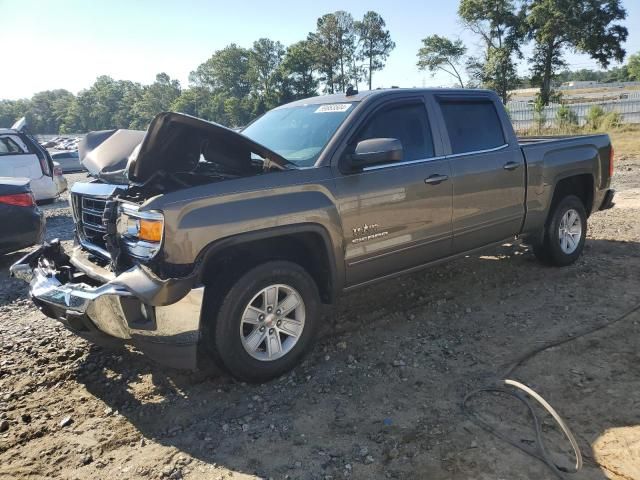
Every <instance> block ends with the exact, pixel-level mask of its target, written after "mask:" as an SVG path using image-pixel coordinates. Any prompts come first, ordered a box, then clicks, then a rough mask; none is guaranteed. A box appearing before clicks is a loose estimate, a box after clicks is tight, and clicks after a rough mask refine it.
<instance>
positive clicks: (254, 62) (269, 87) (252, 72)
mask: <svg viewBox="0 0 640 480" xmlns="http://www.w3.org/2000/svg"><path fill="white" fill-rule="evenodd" d="M283 57H284V46H283V45H282V44H281V43H280V42H274V41H273V40H270V39H268V38H261V39H259V40H256V41H255V42H253V48H252V49H251V51H250V52H249V63H248V72H247V78H248V80H249V82H250V84H251V91H252V93H253V94H254V95H255V96H256V97H257V98H259V99H260V100H262V102H263V104H264V105H266V107H267V108H273V107H275V106H276V105H277V104H278V87H279V85H278V84H279V83H280V73H281V71H280V64H281V63H282V58H283ZM258 113H263V112H258Z"/></svg>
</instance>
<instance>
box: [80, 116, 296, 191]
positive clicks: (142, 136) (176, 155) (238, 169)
mask: <svg viewBox="0 0 640 480" xmlns="http://www.w3.org/2000/svg"><path fill="white" fill-rule="evenodd" d="M79 155H80V161H81V162H82V164H83V165H84V166H85V167H86V168H87V170H89V173H90V174H91V175H92V176H94V177H95V178H97V179H99V180H101V181H103V182H105V183H110V184H124V185H126V184H129V185H130V186H131V187H132V188H131V190H130V192H129V193H128V195H131V196H132V197H135V196H136V195H137V193H136V192H138V193H139V191H140V188H144V191H145V195H146V196H147V197H148V196H149V194H152V195H153V194H159V193H166V192H169V191H173V190H178V189H181V188H188V187H192V186H197V185H203V184H207V183H212V182H216V181H221V180H226V179H231V178H237V177H247V176H253V175H259V174H263V173H267V172H270V171H274V170H284V169H289V168H295V167H294V166H293V164H292V163H291V162H289V161H287V160H285V159H284V158H283V157H282V156H280V155H279V154H277V153H275V152H273V151H272V150H269V149H268V148H266V147H264V146H263V145H260V144H258V143H256V142H254V141H253V140H251V139H250V138H248V137H245V136H244V135H242V134H240V133H238V132H235V131H234V130H231V129H229V128H226V127H223V126H222V125H218V124H216V123H212V122H208V121H205V120H202V119H199V118H196V117H191V116H189V115H184V114H180V113H174V112H165V113H160V114H158V115H157V116H156V117H155V118H154V119H153V121H152V122H151V124H150V125H149V129H148V130H147V131H146V132H142V131H138V130H105V131H100V132H92V133H89V134H87V136H86V137H85V138H84V139H83V141H82V142H81V143H80V145H79ZM136 187H137V188H136Z"/></svg>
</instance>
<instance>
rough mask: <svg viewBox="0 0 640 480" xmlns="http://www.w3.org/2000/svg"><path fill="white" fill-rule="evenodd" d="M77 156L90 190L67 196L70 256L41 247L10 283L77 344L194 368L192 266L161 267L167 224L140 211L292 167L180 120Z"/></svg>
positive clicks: (109, 134)
mask: <svg viewBox="0 0 640 480" xmlns="http://www.w3.org/2000/svg"><path fill="white" fill-rule="evenodd" d="M79 150H80V157H81V161H82V163H83V164H84V165H85V167H86V168H87V169H88V170H89V173H90V175H91V176H93V177H94V180H93V181H92V182H89V183H76V184H75V185H74V186H73V187H72V188H71V200H70V203H71V210H72V214H73V220H74V223H75V239H76V242H75V245H74V247H73V249H72V250H71V251H69V252H65V251H64V250H63V248H62V246H61V245H60V243H59V242H58V241H53V242H51V243H49V244H45V245H41V246H39V247H38V248H37V249H36V250H35V251H33V252H31V253H29V254H28V255H26V256H25V257H23V258H22V259H21V260H19V261H18V262H16V263H15V264H14V265H13V266H12V267H11V274H12V275H13V276H15V277H18V278H21V279H23V280H25V281H27V282H29V284H30V295H31V297H32V299H33V301H34V303H35V304H36V305H37V306H38V307H39V308H40V309H41V310H42V312H43V313H44V314H45V315H47V316H49V317H52V318H55V319H57V320H59V321H61V322H62V323H63V324H64V325H65V326H66V327H67V328H69V329H70V330H72V331H74V332H75V333H77V334H78V335H79V336H82V337H84V338H86V339H88V340H90V341H92V342H94V343H97V344H101V345H105V346H113V345H114V344H115V345H122V344H125V343H129V344H133V345H134V346H135V347H137V348H138V349H139V350H140V351H142V352H143V353H146V354H147V355H148V356H149V357H150V358H152V359H154V360H156V361H158V362H159V363H162V364H164V365H168V366H171V367H177V368H187V369H193V368H196V366H197V360H198V344H199V340H200V335H201V325H200V316H201V309H202V302H203V294H204V287H202V286H201V285H199V284H198V272H197V269H196V267H195V263H194V264H192V265H170V264H168V263H167V262H165V260H164V258H163V252H162V246H163V245H164V243H165V242H167V241H170V239H167V238H165V237H164V235H165V230H166V229H165V225H164V215H163V212H162V211H160V210H151V209H149V208H146V204H147V203H148V200H150V199H155V198H157V197H158V196H159V195H163V194H165V193H169V192H172V191H175V190H180V189H185V188H190V187H195V186H198V185H203V184H207V183H214V182H218V181H222V180H227V179H233V178H238V177H244V176H252V175H260V174H265V173H268V172H270V171H274V170H285V169H288V168H290V167H289V166H288V162H287V161H286V160H284V159H283V158H282V157H280V156H279V155H278V154H276V153H274V152H272V151H270V150H268V149H266V147H263V146H261V145H259V144H257V143H255V142H253V141H252V140H250V139H249V138H247V137H245V136H243V135H240V134H238V133H236V132H234V131H232V130H230V129H227V128H225V127H223V126H220V125H217V124H214V123H210V122H206V121H204V120H201V119H197V118H194V117H190V116H187V115H181V114H176V113H162V114H159V115H158V116H157V117H156V118H155V119H154V120H153V121H152V123H151V125H150V126H149V129H148V130H147V132H146V133H145V132H138V131H129V130H114V131H104V132H94V133H91V134H88V135H87V137H86V138H85V139H84V140H83V142H82V143H81V145H80V149H79ZM156 204H157V202H156Z"/></svg>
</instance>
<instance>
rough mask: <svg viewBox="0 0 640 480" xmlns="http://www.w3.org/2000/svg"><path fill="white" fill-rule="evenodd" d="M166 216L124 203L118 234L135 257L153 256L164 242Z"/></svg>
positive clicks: (119, 218)
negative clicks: (140, 210)
mask: <svg viewBox="0 0 640 480" xmlns="http://www.w3.org/2000/svg"><path fill="white" fill-rule="evenodd" d="M163 232H164V216H163V215H162V213H160V212H158V211H155V210H150V211H144V212H139V211H138V206H137V205H129V204H126V203H123V204H122V205H121V206H120V216H119V217H118V234H119V235H120V238H121V239H122V241H123V243H124V246H125V247H126V249H127V251H128V252H129V253H130V254H131V255H133V256H134V257H138V258H144V259H149V258H152V257H153V256H154V255H155V254H156V253H158V250H160V244H161V243H162V235H163Z"/></svg>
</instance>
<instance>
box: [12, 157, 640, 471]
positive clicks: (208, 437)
mask: <svg viewBox="0 0 640 480" xmlns="http://www.w3.org/2000/svg"><path fill="white" fill-rule="evenodd" d="M616 169H617V172H616V188H618V190H619V191H620V194H619V204H618V206H617V207H616V208H615V209H613V210H610V211H606V212H599V213H596V214H594V215H593V216H592V217H591V219H590V228H589V237H588V241H587V245H586V251H585V254H584V256H583V257H582V258H581V259H579V261H578V262H577V263H576V264H575V265H573V266H571V267H568V268H563V269H553V268H546V267H543V266H541V265H539V264H538V263H537V262H536V261H535V259H534V258H533V256H532V255H531V254H530V253H529V252H527V251H526V250H524V249H522V248H520V247H515V246H504V247H501V248H499V249H496V250H495V251H492V252H488V253H484V254H482V255H472V256H469V257H467V258H463V259H460V260H457V261H455V262H452V263H449V264H446V265H442V266H439V267H437V268H432V269H429V270H427V271H424V272H421V273H417V274H414V275H411V276H407V277H403V278H400V279H398V280H394V281H389V282H386V283H384V284H382V285H377V286H374V287H370V288H367V289H365V290H362V291H358V292H354V293H352V294H349V295H346V296H344V297H343V298H342V299H341V300H340V301H339V303H338V304H337V305H335V306H333V307H330V308H329V307H328V308H327V309H326V312H325V315H324V324H325V327H324V330H323V332H322V338H321V339H320V341H319V342H318V344H317V346H316V348H315V349H314V350H313V352H312V353H311V354H310V355H309V356H308V357H307V359H306V360H305V361H304V363H303V364H302V365H301V366H300V367H298V368H297V369H295V371H293V372H292V373H291V374H290V375H288V376H285V377H282V378H280V379H278V380H275V381H273V382H271V383H268V384H265V385H246V384H243V383H237V382H234V381H233V380H232V379H229V378H227V377H225V376H223V375H220V374H219V373H216V372H199V373H190V374H185V373H181V372H176V371H171V370H167V369H162V368H159V367H157V366H155V365H152V364H151V363H149V362H147V361H146V360H145V359H144V358H142V357H141V356H140V355H139V354H137V353H136V352H133V351H125V352H116V353H113V352H107V351H104V350H102V349H100V348H97V347H94V346H91V345H89V344H88V343H86V342H85V341H83V340H80V339H78V338H76V337H75V336H74V335H72V334H70V333H68V332H66V330H64V329H63V328H61V327H60V326H59V325H58V323H57V322H56V321H54V320H51V319H47V318H45V317H43V315H42V314H40V313H39V312H38V311H37V310H36V309H35V308H34V307H33V306H32V305H31V303H30V302H29V301H28V300H27V299H26V292H27V290H26V287H25V286H24V285H22V284H21V283H20V282H17V281H15V280H12V279H8V278H7V277H6V273H7V269H8V266H9V265H10V264H11V263H12V262H13V261H15V260H16V259H17V258H19V256H20V254H13V255H8V256H5V257H3V258H0V269H1V270H2V271H1V272H0V352H1V356H0V478H2V479H4V478H7V479H9V478H10V479H14V478H56V479H57V478H74V479H75V478H77V479H107V478H108V479H130V478H150V479H155V478H170V479H180V478H185V479H223V478H224V479H231V478H233V479H245V478H274V479H281V478H291V479H298V478H299V479H342V478H354V479H368V478H407V479H409V478H411V479H413V478H428V479H463V478H464V479H467V478H469V479H496V478H503V479H521V478H522V479H529V478H536V479H546V478H554V477H553V475H552V473H551V472H550V471H549V470H548V469H547V468H546V467H545V466H544V465H543V464H541V463H539V462H538V461H536V460H534V459H532V458H530V457H528V456H526V455H524V454H522V453H521V452H520V451H519V450H517V449H515V448H513V447H511V446H508V445H506V444H504V443H502V442H501V441H499V440H497V439H495V438H494V437H492V436H490V435H489V434H487V433H485V432H484V431H482V430H480V429H479V428H478V427H477V426H475V425H474V424H473V423H471V422H470V421H469V420H467V419H466V418H465V417H464V416H463V415H462V414H461V412H460V401H461V399H462V397H463V396H464V394H465V393H466V392H468V391H469V390H470V389H472V388H473V387H476V386H480V385H482V384H484V382H486V380H487V379H488V378H489V377H490V376H491V375H492V373H493V372H496V371H497V370H499V368H500V367H501V366H503V365H505V364H508V363H509V362H510V361H512V360H513V359H514V358H516V357H517V356H519V355H520V354H521V353H522V352H523V351H526V350H528V349H530V348H532V347H535V346H538V345H541V344H542V343H544V342H547V341H550V340H554V339H558V338H563V337H565V336H567V335H568V334H575V333H577V332H580V331H582V330H584V329H586V328H589V327H592V326H594V325H599V324H602V323H603V322H605V321H607V320H609V319H613V318H615V317H616V316H618V315H620V313H622V312H624V311H626V310H628V309H629V308H631V307H632V306H634V305H635V304H637V303H638V302H640V276H639V275H638V271H639V269H640V248H639V245H640V244H639V243H638V242H640V156H638V157H625V158H619V159H618V161H617V166H616ZM81 177H82V175H80V176H77V175H76V176H69V177H68V178H69V183H70V184H71V183H72V182H73V181H75V180H78V179H79V178H81ZM46 214H47V222H48V238H54V237H59V238H60V239H61V240H63V241H66V242H70V241H71V239H72V222H71V217H70V213H69V210H68V208H67V205H66V203H64V202H63V201H61V202H57V203H56V204H54V205H51V206H49V207H47V208H46ZM22 253H24V252H22ZM639 322H640V315H635V316H631V317H629V318H628V319H626V320H625V321H622V322H619V323H617V324H615V325H613V326H611V327H609V328H607V329H605V330H602V331H600V332H598V333H595V334H592V335H589V336H586V337H583V338H581V339H579V340H577V341H574V342H571V343H569V344H566V345H564V346H561V347H557V348H553V349H551V350H547V351H545V352H544V353H542V354H540V355H537V356H536V357H534V358H532V359H531V360H530V361H528V362H527V363H526V364H525V365H524V366H522V367H521V368H519V369H518V370H517V371H516V372H515V374H514V377H515V378H516V379H518V380H520V381H523V382H525V383H527V384H528V385H530V386H532V387H533V388H535V389H536V390H537V391H538V392H540V393H541V394H542V395H543V396H544V397H545V398H546V399H547V400H548V401H549V402H550V403H551V404H552V405H554V407H555V408H556V409H557V410H558V411H559V412H560V414H561V415H562V416H563V417H564V418H565V419H566V420H567V422H568V423H569V425H570V426H571V428H572V429H573V431H574V433H575V434H576V436H577V438H578V440H579V442H580V445H581V447H582V450H583V454H584V457H585V467H584V470H583V471H582V472H581V473H580V475H577V476H576V478H580V479H601V478H604V477H608V478H616V479H627V480H628V479H638V478H640V415H639V414H638V412H639V411H640V408H639V407H640V372H639V371H638V368H637V365H638V363H639V361H640V353H639V349H638V345H639V344H640V343H639V341H638V338H639V336H638V335H639V333H640V323H639ZM473 407H474V408H475V409H477V410H478V411H480V412H481V413H482V415H483V418H485V419H487V420H488V421H490V422H492V423H494V424H496V425H497V426H499V427H500V428H504V429H506V430H507V431H509V433H510V434H511V435H514V436H515V438H517V439H519V440H520V441H521V442H523V444H527V445H532V444H533V443H534V433H533V431H532V430H531V428H530V427H529V425H528V423H527V418H526V415H525V413H526V412H525V411H524V409H523V408H522V407H521V406H520V405H519V404H517V403H515V402H513V401H511V400H509V399H508V398H502V397H496V396H491V395H488V396H485V397H482V398H481V399H479V400H477V401H475V402H474V403H473ZM541 417H542V418H543V431H544V435H545V437H547V438H548V441H549V445H550V447H549V448H550V450H551V451H552V452H554V453H556V454H557V455H558V458H559V459H560V460H559V461H562V462H564V463H567V464H568V463H570V462H571V458H570V456H568V451H567V446H566V444H565V442H564V441H563V440H562V438H561V436H560V435H559V434H558V432H557V431H556V429H555V427H554V425H553V422H552V421H551V419H550V418H549V417H548V416H545V415H542V414H541Z"/></svg>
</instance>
